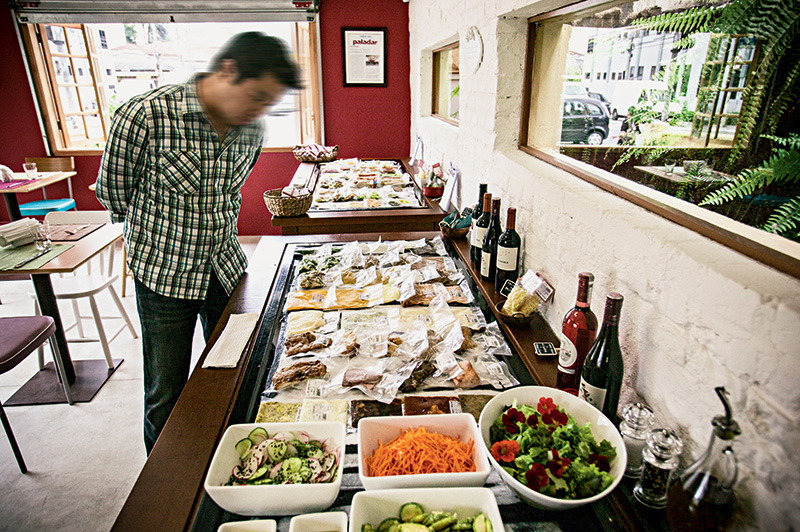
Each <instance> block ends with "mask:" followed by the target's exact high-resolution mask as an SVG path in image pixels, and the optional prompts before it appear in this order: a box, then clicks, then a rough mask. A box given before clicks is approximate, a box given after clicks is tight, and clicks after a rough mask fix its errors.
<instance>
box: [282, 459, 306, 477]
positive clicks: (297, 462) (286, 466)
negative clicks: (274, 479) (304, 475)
mask: <svg viewBox="0 0 800 532" xmlns="http://www.w3.org/2000/svg"><path fill="white" fill-rule="evenodd" d="M301 467H303V461H302V460H301V459H299V458H296V457H294V458H287V459H286V460H284V461H283V463H282V464H281V473H283V474H284V476H290V475H292V474H293V473H297V472H298V471H300V468H301Z"/></svg>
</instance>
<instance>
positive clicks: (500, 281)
mask: <svg viewBox="0 0 800 532" xmlns="http://www.w3.org/2000/svg"><path fill="white" fill-rule="evenodd" d="M516 223H517V209H515V208H513V207H511V208H510V209H508V213H507V214H506V230H505V231H503V234H502V235H500V238H499V239H498V240H497V271H496V272H495V277H494V289H495V292H498V293H499V292H500V290H502V288H503V285H505V284H506V281H511V282H512V283H513V282H516V280H517V270H518V268H519V248H520V246H521V245H522V239H521V238H520V237H519V234H518V233H517V231H516V229H515V226H516ZM506 295H508V294H506Z"/></svg>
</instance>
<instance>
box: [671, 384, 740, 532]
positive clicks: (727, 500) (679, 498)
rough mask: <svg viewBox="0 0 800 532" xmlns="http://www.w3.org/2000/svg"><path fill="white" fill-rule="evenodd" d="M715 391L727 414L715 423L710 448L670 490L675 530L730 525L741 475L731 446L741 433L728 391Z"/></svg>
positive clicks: (704, 528)
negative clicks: (736, 489)
mask: <svg viewBox="0 0 800 532" xmlns="http://www.w3.org/2000/svg"><path fill="white" fill-rule="evenodd" d="M714 391H715V392H716V393H717V396H718V397H719V399H720V401H722V405H723V407H724V408H725V414H724V415H722V416H716V417H715V418H714V419H713V420H712V422H711V425H712V426H713V427H714V430H713V432H712V434H711V442H710V443H709V444H708V447H707V448H706V450H705V451H704V452H703V454H702V455H701V456H700V458H698V459H697V461H696V462H694V463H693V464H692V465H690V466H689V467H687V468H686V470H685V471H684V472H683V473H682V474H681V476H680V478H679V479H678V481H677V482H675V484H674V485H673V486H672V487H671V488H670V490H669V499H668V501H667V520H668V521H669V524H670V526H671V527H672V529H673V530H682V531H684V530H685V531H687V532H695V531H701V530H702V531H705V530H714V531H723V530H727V528H728V526H729V525H730V519H731V515H732V514H733V506H734V503H735V497H734V492H733V486H734V484H735V483H736V476H737V474H738V467H737V464H736V456H735V455H734V454H733V448H732V445H733V440H734V438H736V436H738V435H739V434H741V431H740V430H739V425H738V424H737V423H736V421H734V419H733V415H732V411H731V406H730V403H729V402H728V397H727V392H726V391H725V388H723V387H717V388H714Z"/></svg>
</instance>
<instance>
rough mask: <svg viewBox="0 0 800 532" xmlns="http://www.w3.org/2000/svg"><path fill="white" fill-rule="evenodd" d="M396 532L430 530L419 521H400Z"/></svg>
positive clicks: (423, 531) (425, 531)
mask: <svg viewBox="0 0 800 532" xmlns="http://www.w3.org/2000/svg"><path fill="white" fill-rule="evenodd" d="M397 532H430V528H428V527H427V526H425V525H421V524H419V523H400V524H399V525H397Z"/></svg>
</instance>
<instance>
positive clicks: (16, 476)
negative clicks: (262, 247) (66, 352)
mask: <svg viewBox="0 0 800 532" xmlns="http://www.w3.org/2000/svg"><path fill="white" fill-rule="evenodd" d="M253 248H254V246H245V251H246V252H247V253H248V255H250V254H251V252H252V249H253ZM128 286H129V292H128V295H127V297H125V298H123V304H124V305H125V308H126V309H127V311H128V313H129V315H130V316H131V319H132V320H133V322H134V326H135V327H136V329H137V331H138V330H140V328H139V317H138V314H137V312H136V300H135V297H134V295H133V287H132V286H131V285H130V284H129V285H128ZM117 290H118V292H119V283H117ZM30 291H31V283H30V281H29V280H20V281H0V301H2V304H0V316H23V315H32V314H33V300H32V299H31V296H30V295H29V292H30ZM84 303H85V306H84V307H83V308H84V310H85V313H86V314H87V315H88V314H89V309H88V303H87V302H84ZM100 305H101V307H102V308H101V310H102V309H105V310H106V311H107V312H108V313H109V314H113V311H114V310H115V309H114V306H113V304H112V302H111V299H110V297H108V296H107V294H103V297H102V299H101V303H100ZM61 309H62V310H61V312H62V316H64V317H65V321H68V320H69V319H71V316H72V313H71V307H70V305H69V304H68V303H67V304H61ZM104 314H105V312H104ZM114 321H115V322H113V323H111V328H112V329H113V330H116V327H117V323H116V322H117V321H118V320H114ZM86 331H87V334H94V331H95V330H94V325H93V323H92V322H91V320H87V321H86ZM73 334H74V331H71V332H70V334H69V336H71V335H73ZM203 345H204V343H203V341H202V334H201V332H200V329H199V326H198V331H197V333H196V334H195V347H194V353H195V360H196V358H197V357H198V356H199V355H200V353H201V352H202V350H203ZM111 350H112V355H113V357H114V358H123V359H124V360H125V361H124V362H123V363H122V365H121V366H120V367H119V368H118V369H117V371H116V372H115V373H114V374H113V375H112V376H111V378H110V379H109V380H108V382H107V383H106V384H105V385H104V386H103V388H102V389H101V390H100V391H99V392H98V394H97V395H96V396H95V398H94V399H93V400H92V401H91V402H89V403H76V404H74V405H73V406H68V405H67V404H66V403H65V404H60V405H40V406H13V407H7V408H6V413H7V415H8V417H9V420H10V423H11V427H12V429H13V431H14V434H15V436H16V438H17V442H18V443H19V446H20V448H21V450H22V454H23V456H24V458H25V462H26V463H27V465H28V469H29V472H28V473H27V474H25V475H23V474H21V473H20V471H19V469H18V467H17V463H16V461H15V460H14V455H13V454H12V452H11V447H10V445H9V443H8V440H7V438H6V437H5V434H4V433H0V485H2V489H0V530H1V531H9V532H12V531H13V532H26V531H43V530H58V531H81V532H88V531H95V530H97V531H105V530H109V529H110V528H111V526H112V525H113V523H114V520H115V519H116V516H117V514H118V513H119V510H120V509H121V508H122V505H123V503H124V502H125V499H126V498H127V496H128V493H129V492H130V489H131V488H132V487H133V484H134V482H135V481H136V478H137V476H138V475H139V472H140V471H141V468H142V466H143V464H144V461H145V458H146V455H145V450H144V443H143V440H142V408H143V406H142V405H143V399H142V396H143V390H142V364H141V361H142V357H141V340H140V339H138V338H137V339H134V338H132V337H131V335H130V334H129V332H127V331H123V332H122V333H121V334H120V335H119V337H117V339H116V340H114V341H113V342H112V344H111ZM70 354H71V356H72V358H73V359H75V360H81V359H101V358H103V354H102V350H101V348H100V344H99V343H96V342H93V343H71V344H70ZM50 356H51V355H50V352H49V349H47V350H46V351H45V358H46V360H50ZM37 369H38V368H37V361H36V356H35V354H33V355H31V356H29V357H28V358H27V360H25V361H23V362H22V363H21V364H20V365H19V366H17V367H16V368H14V369H13V370H12V371H10V372H8V373H6V374H4V375H0V401H6V400H7V399H8V398H9V397H10V396H11V395H12V394H13V393H14V392H15V391H16V390H17V389H18V388H19V387H20V386H22V385H23V384H24V383H25V382H26V381H27V380H28V379H29V378H30V377H31V376H32V375H34V374H35V373H36V371H37Z"/></svg>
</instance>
